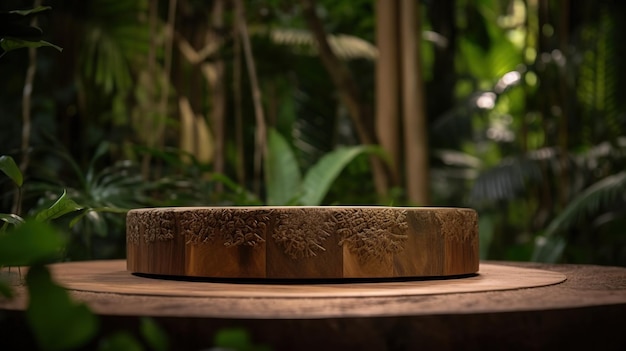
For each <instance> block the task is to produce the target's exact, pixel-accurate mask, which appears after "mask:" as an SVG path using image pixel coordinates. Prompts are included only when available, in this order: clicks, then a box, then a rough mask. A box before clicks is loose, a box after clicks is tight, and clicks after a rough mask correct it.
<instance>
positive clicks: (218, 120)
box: [207, 0, 226, 193]
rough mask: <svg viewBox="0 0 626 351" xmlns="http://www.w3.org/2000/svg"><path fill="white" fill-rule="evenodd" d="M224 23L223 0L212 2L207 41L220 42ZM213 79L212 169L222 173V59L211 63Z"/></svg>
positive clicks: (223, 82)
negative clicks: (220, 31)
mask: <svg viewBox="0 0 626 351" xmlns="http://www.w3.org/2000/svg"><path fill="white" fill-rule="evenodd" d="M223 25H224V1H223V0H216V1H214V2H213V9H212V11H211V27H212V28H211V30H209V34H208V35H207V40H208V41H210V42H211V41H215V42H221V39H220V38H219V36H218V34H216V33H217V31H216V30H215V29H219V28H221V27H222V26H223ZM211 66H212V70H213V73H214V76H213V79H212V80H211V81H209V89H210V91H211V112H210V113H211V115H210V116H211V124H212V130H213V135H214V143H215V145H214V149H213V152H214V153H213V171H214V172H215V173H220V174H224V143H225V138H224V133H225V130H224V122H225V119H226V84H225V81H224V60H222V59H217V60H216V61H215V62H214V63H213V64H212V65H211ZM215 190H216V192H218V193H219V192H222V190H223V186H222V184H221V183H217V184H216V185H215Z"/></svg>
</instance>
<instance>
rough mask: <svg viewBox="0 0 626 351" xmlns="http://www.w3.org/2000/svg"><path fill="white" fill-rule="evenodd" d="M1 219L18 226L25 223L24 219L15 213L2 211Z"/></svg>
mask: <svg viewBox="0 0 626 351" xmlns="http://www.w3.org/2000/svg"><path fill="white" fill-rule="evenodd" d="M0 221H3V222H6V223H9V224H13V225H15V226H18V225H20V224H23V223H24V219H23V218H22V217H20V216H18V215H16V214H13V213H0Z"/></svg>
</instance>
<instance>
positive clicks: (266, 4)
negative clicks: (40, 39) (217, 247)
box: [0, 0, 626, 265]
mask: <svg viewBox="0 0 626 351" xmlns="http://www.w3.org/2000/svg"><path fill="white" fill-rule="evenodd" d="M307 3H310V1H300V2H293V1H281V0H251V1H245V2H244V1H241V2H238V1H233V2H231V1H217V0H216V1H193V0H178V1H171V0H170V1H164V0H163V1H147V0H133V1H114V0H93V1H86V2H85V1H77V0H58V1H43V4H44V5H50V6H52V7H53V10H52V11H51V12H49V13H45V14H42V15H41V16H39V19H38V20H39V26H40V27H42V28H43V29H44V32H45V33H46V40H48V41H50V42H52V43H55V44H57V45H59V46H61V47H63V49H64V50H63V52H62V53H58V52H57V51H55V50H53V49H50V48H41V49H39V50H38V51H37V54H36V56H35V58H34V59H33V58H32V57H30V56H29V52H28V51H27V50H20V51H15V52H10V53H7V54H6V55H4V56H3V57H2V58H1V65H0V72H2V80H3V84H2V85H1V87H0V89H2V93H1V94H0V122H1V125H2V128H1V129H0V140H1V142H0V155H10V156H12V157H13V158H15V159H16V160H19V161H20V163H21V164H22V165H24V163H23V162H22V161H23V160H24V158H25V156H26V155H28V162H27V163H26V168H25V169H23V171H24V174H25V177H26V179H25V182H24V184H25V185H24V190H23V191H24V201H23V203H22V204H21V206H20V211H21V212H23V214H27V213H29V212H30V213H37V212H38V211H40V210H41V209H42V208H47V207H49V206H50V204H51V203H52V202H54V201H55V200H56V199H57V198H58V197H59V196H60V194H61V193H62V192H63V190H64V189H66V190H67V194H68V196H69V197H70V198H72V199H73V200H75V201H76V202H77V203H79V204H81V205H83V206H86V207H89V208H93V209H98V208H99V209H102V208H106V209H116V210H121V211H124V210H126V209H129V208H134V207H141V206H174V205H249V204H264V203H269V202H270V201H269V200H270V199H271V198H273V199H276V198H277V197H276V196H274V197H271V196H270V195H271V194H272V191H273V190H272V189H274V190H275V188H272V183H271V180H272V179H273V178H272V177H268V176H267V174H271V170H272V169H273V168H272V166H271V164H269V163H267V159H270V156H269V155H274V156H279V157H283V158H284V155H285V154H288V153H289V152H292V153H293V157H292V158H289V159H287V160H283V161H285V162H286V164H287V166H288V167H287V168H288V169H290V170H291V171H286V168H285V167H282V168H280V170H281V172H282V173H280V174H281V176H280V177H281V178H280V180H284V182H279V183H285V182H287V180H288V179H291V180H293V179H296V178H297V177H296V176H295V175H294V174H296V173H297V174H307V173H308V171H310V170H311V169H312V168H314V165H317V164H319V162H320V160H321V159H322V157H323V156H324V155H328V154H329V153H331V151H333V150H335V151H336V150H337V149H338V148H340V147H353V148H357V147H359V145H361V144H363V140H362V138H360V136H359V134H358V133H357V131H356V130H355V123H354V120H353V119H351V116H350V113H349V111H348V110H347V108H346V104H345V102H344V101H343V100H342V99H341V96H340V94H339V93H340V91H339V90H338V89H337V87H336V85H335V84H334V81H333V79H332V75H330V74H329V71H328V70H327V69H326V68H325V66H324V64H323V63H322V61H321V60H320V56H319V54H318V51H317V50H316V44H315V39H314V38H313V37H312V36H311V34H310V29H311V28H310V25H309V23H308V22H307V20H306V17H305V16H304V13H303V9H304V7H305V5H306V4H307ZM237 4H241V5H243V6H242V7H241V9H244V10H245V12H243V13H242V15H243V17H244V18H245V21H244V22H243V23H244V24H245V25H242V23H241V21H238V20H237V19H238V18H240V17H239V12H238V11H237V10H238V9H240V8H239V7H237V6H238V5H237ZM32 5H33V4H32V3H31V2H30V1H17V0H11V1H3V2H2V4H0V6H1V7H2V8H0V10H6V9H15V8H27V7H32ZM314 6H315V9H316V13H317V15H318V17H319V19H320V20H321V22H322V24H323V27H324V30H325V31H326V33H327V34H329V37H332V38H333V40H334V44H333V45H334V46H333V49H334V51H335V54H336V55H337V56H338V57H339V58H340V59H341V62H342V65H345V67H347V69H348V71H349V73H350V76H351V77H352V79H353V80H354V82H355V83H356V86H357V87H358V90H359V92H360V101H359V102H360V103H361V104H362V105H363V109H364V110H367V109H370V110H374V108H375V106H376V104H377V103H379V101H377V97H376V84H377V80H376V75H375V70H376V62H377V61H376V58H377V50H376V47H375V41H376V25H377V18H376V16H375V11H374V10H375V7H376V1H374V0H355V1H349V2H348V1H339V2H338V1H330V0H318V1H315V2H314ZM624 6H625V5H624V2H621V1H611V0H596V1H588V0H578V1H567V0H506V1H504V0H503V1H496V0H446V1H421V2H419V8H418V10H419V20H420V21H419V28H417V29H416V35H415V38H414V39H415V40H416V41H417V42H418V43H419V56H420V59H421V63H420V67H421V73H422V74H421V77H422V78H423V84H424V89H423V90H422V91H420V92H419V93H420V94H423V97H424V100H425V101H426V105H425V116H426V120H427V122H428V123H427V126H428V127H427V128H428V129H427V130H426V133H427V135H428V156H429V158H428V162H429V167H428V169H426V170H424V171H427V172H428V173H429V174H430V186H429V192H430V202H429V203H415V202H414V201H412V200H411V199H410V198H409V196H408V195H407V191H406V185H407V182H410V179H409V180H407V179H404V180H403V181H399V182H397V183H395V184H394V183H391V184H389V187H388V188H387V189H386V191H384V192H383V193H381V192H380V191H379V189H377V187H376V184H375V182H374V180H373V179H374V175H373V174H372V168H371V164H370V158H368V157H371V153H368V152H363V153H361V154H359V155H354V158H351V159H349V160H345V159H344V161H346V162H345V163H346V164H347V166H346V167H345V169H343V171H342V172H341V173H340V174H338V176H337V178H336V179H333V180H334V183H333V185H332V186H331V187H330V188H329V189H328V193H327V194H326V196H325V197H324V198H323V199H322V200H321V203H322V204H382V205H390V204H393V205H434V206H468V207H473V208H476V209H477V210H478V211H479V214H480V218H481V220H480V227H481V255H482V257H483V258H489V259H507V260H530V259H535V260H545V261H559V262H576V263H598V264H614V265H626V234H625V233H624V228H625V225H626V223H625V222H626V216H625V213H624V212H625V211H626V206H625V205H626V204H625V202H626V195H625V194H626V191H625V188H626V167H625V161H626V159H625V156H626V133H625V126H626V99H624V93H623V92H624V91H625V90H624V88H625V87H624V85H625V83H624V82H625V81H626V80H625V79H624V78H626V72H625V63H624V60H623V59H621V58H623V57H626V56H625V52H624V51H625V50H626V45H625V44H624V41H623V38H622V33H625V28H624V25H625V23H626V21H625V18H624V17H625V16H626V11H624V10H625V9H624ZM242 29H245V30H246V31H247V33H248V34H249V39H250V44H251V46H250V49H251V50H250V52H251V53H252V56H251V57H250V56H247V54H246V52H245V51H246V50H245V42H246V39H245V36H244V35H242ZM247 58H250V59H252V60H253V63H254V66H255V72H252V71H250V69H249V66H248V64H249V63H248V62H247V61H246V59H247ZM33 65H34V67H35V69H36V71H35V72H36V74H35V75H34V81H33V83H32V85H28V84H26V80H25V79H26V72H27V70H28V68H29V67H32V66H33ZM406 79H409V78H406ZM25 86H26V87H30V88H32V90H28V89H25ZM255 87H256V88H257V90H256V91H255V90H254V89H255ZM25 92H27V93H25ZM255 92H256V93H260V98H261V101H260V102H261V106H260V110H261V112H262V114H261V117H262V118H261V119H259V105H256V106H255V99H254V96H255ZM28 94H30V103H28V106H29V111H30V112H29V113H30V123H28V125H29V127H30V132H29V135H30V140H29V143H28V145H27V146H26V147H24V146H23V145H22V141H23V136H22V135H23V130H24V125H25V124H26V123H25V119H24V113H25V112H24V110H23V107H24V104H23V101H24V96H25V95H28ZM371 118H382V117H380V116H373V117H371ZM365 122H366V123H371V121H365ZM372 125H373V124H372ZM274 131H275V134H273V133H274ZM415 132H416V133H417V131H415ZM271 135H277V136H278V138H279V139H276V137H274V138H273V139H272V138H271V137H270V136H271ZM264 138H265V141H266V143H263V142H262V141H263V140H264ZM398 138H399V139H402V137H401V136H399V137H398ZM277 140H278V141H277ZM283 141H284V142H283ZM264 145H265V146H264ZM264 148H267V149H266V150H263V149H264ZM342 150H344V151H345V149H342ZM264 152H265V153H264ZM364 154H365V155H364ZM263 155H265V156H264V158H263V160H264V162H262V163H259V159H261V157H263ZM347 161H350V162H349V163H348V162H347ZM278 164H279V165H280V164H281V163H278ZM294 166H295V167H294ZM399 166H400V168H402V167H401V166H402V165H401V164H400V165H399ZM268 172H269V173H268ZM273 174H276V173H273ZM294 177H296V178H294ZM273 180H274V181H275V180H276V179H275V178H274V179H273ZM292 183H293V184H295V185H294V187H293V188H292V189H291V190H289V191H292V193H290V195H285V194H281V195H278V198H280V199H283V200H284V199H291V200H293V199H296V198H298V195H299V194H300V193H301V192H306V191H307V190H306V189H303V188H302V187H303V186H306V182H305V185H302V184H300V183H298V182H297V181H293V182H292ZM15 191H16V190H15V189H14V187H13V186H12V184H11V182H10V181H8V180H6V179H4V178H3V179H1V180H0V195H1V197H0V213H12V211H13V210H14V209H15V206H14V205H15V204H14V199H15V196H14V195H15ZM276 191H278V190H276ZM285 191H287V190H285ZM274 194H275V193H274ZM275 195H276V194H275ZM285 201H286V202H289V201H290V200H285ZM292 204H295V203H292ZM115 212H116V211H89V212H87V213H86V214H85V216H84V217H83V219H82V220H81V221H80V222H78V223H77V224H76V225H75V226H74V227H73V228H72V230H71V232H70V233H68V234H67V235H68V237H69V238H68V239H69V241H68V243H69V247H68V249H67V253H66V258H65V259H71V260H78V259H95V258H117V257H123V256H124V242H125V239H124V218H123V215H120V214H119V213H115ZM62 221H63V218H61V222H62ZM67 222H69V219H67V220H66V223H63V224H62V225H63V226H64V227H65V224H67ZM59 225H61V224H59ZM65 228H67V227H65Z"/></svg>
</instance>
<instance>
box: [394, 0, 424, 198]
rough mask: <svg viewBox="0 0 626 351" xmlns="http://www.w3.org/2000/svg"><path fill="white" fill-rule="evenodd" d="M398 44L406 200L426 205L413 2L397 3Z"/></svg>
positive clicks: (416, 18)
mask: <svg viewBox="0 0 626 351" xmlns="http://www.w3.org/2000/svg"><path fill="white" fill-rule="evenodd" d="M400 14H401V15H400V18H401V21H400V33H401V43H402V54H401V61H402V77H403V81H402V100H403V101H402V105H403V111H402V117H403V122H404V125H403V129H404V163H405V177H406V179H405V182H406V191H407V200H408V201H409V202H410V203H412V204H416V205H420V206H426V205H428V204H429V203H430V194H429V169H428V133H427V123H426V113H425V111H426V109H425V108H424V103H425V102H424V89H423V82H422V80H423V77H422V72H421V70H420V67H421V65H420V55H419V51H418V50H419V47H420V38H421V36H420V35H418V34H419V32H418V31H419V28H420V26H419V7H418V6H416V2H415V1H414V0H401V2H400Z"/></svg>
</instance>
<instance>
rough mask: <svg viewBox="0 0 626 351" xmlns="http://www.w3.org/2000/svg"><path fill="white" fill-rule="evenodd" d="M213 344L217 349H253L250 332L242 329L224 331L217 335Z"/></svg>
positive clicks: (243, 350)
mask: <svg viewBox="0 0 626 351" xmlns="http://www.w3.org/2000/svg"><path fill="white" fill-rule="evenodd" d="M213 344H214V346H215V347H217V348H224V349H232V350H238V351H245V350H251V349H252V343H251V342H250V337H249V336H248V332H246V331H245V330H244V329H240V328H228V329H222V330H219V331H218V332H217V334H215V337H214V341H213Z"/></svg>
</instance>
